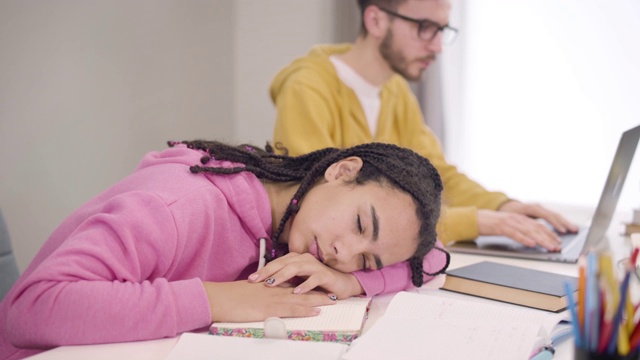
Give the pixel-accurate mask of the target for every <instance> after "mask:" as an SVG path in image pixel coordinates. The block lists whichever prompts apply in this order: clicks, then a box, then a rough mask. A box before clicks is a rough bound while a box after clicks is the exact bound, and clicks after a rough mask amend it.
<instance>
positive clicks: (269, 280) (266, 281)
mask: <svg viewBox="0 0 640 360" xmlns="http://www.w3.org/2000/svg"><path fill="white" fill-rule="evenodd" d="M264 282H265V283H267V285H273V283H274V282H276V279H275V278H272V277H270V278H268V279H267V280H265V281H264Z"/></svg>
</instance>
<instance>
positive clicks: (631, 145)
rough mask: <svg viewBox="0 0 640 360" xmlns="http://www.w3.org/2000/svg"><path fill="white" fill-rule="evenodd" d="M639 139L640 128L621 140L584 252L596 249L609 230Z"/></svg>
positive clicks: (625, 133) (625, 134)
mask: <svg viewBox="0 0 640 360" xmlns="http://www.w3.org/2000/svg"><path fill="white" fill-rule="evenodd" d="M639 139H640V126H636V127H634V128H633V129H629V130H627V131H625V132H624V133H623V134H622V137H621V138H620V142H619V143H618V149H617V150H616V154H615V156H614V157H613V163H612V164H611V169H610V170H609V175H608V176H607V181H606V182H605V184H604V190H602V195H600V201H599V202H598V207H597V208H596V211H595V213H594V214H593V220H592V222H591V226H590V228H589V232H588V234H587V240H586V243H585V246H584V248H583V252H585V251H588V250H589V249H591V248H593V247H595V246H596V245H597V243H598V242H599V241H600V240H601V239H602V238H604V236H605V234H606V232H607V229H609V225H610V224H611V218H612V217H613V213H614V212H615V210H616V206H617V205H618V199H619V198H620V193H621V192H622V187H623V186H624V181H625V179H626V178H627V173H628V172H629V167H630V166H631V161H632V160H633V155H635V153H636V148H637V146H638V140H639Z"/></svg>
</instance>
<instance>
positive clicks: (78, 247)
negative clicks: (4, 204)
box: [7, 193, 210, 348]
mask: <svg viewBox="0 0 640 360" xmlns="http://www.w3.org/2000/svg"><path fill="white" fill-rule="evenodd" d="M180 255H181V247H180V243H179V242H178V235H177V231H176V226H175V222H174V220H173V217H172V214H171V212H170V211H169V209H168V208H167V206H166V205H165V203H164V202H162V201H161V200H160V199H159V198H157V197H155V196H152V195H148V194H144V193H137V194H127V196H120V197H116V198H114V199H112V200H110V201H109V202H107V203H106V204H104V205H103V207H102V209H100V211H99V212H98V213H97V214H94V215H91V216H89V217H88V218H87V219H86V220H85V221H84V222H83V223H82V224H81V225H80V226H79V227H78V228H77V229H76V230H75V231H74V232H73V233H71V235H70V236H68V237H67V238H66V239H65V240H64V242H63V243H62V244H61V245H60V247H58V248H57V249H55V251H54V252H53V253H52V254H50V256H48V257H47V258H46V259H45V260H44V261H43V262H42V263H41V264H39V266H37V267H36V268H35V269H34V270H33V272H32V273H30V274H25V275H26V278H25V279H22V281H21V283H20V284H19V289H17V290H18V291H16V292H15V296H14V297H13V298H12V299H11V305H10V310H9V312H8V316H7V326H8V329H11V331H9V333H8V336H9V338H10V340H11V342H12V343H13V344H14V345H15V346H18V347H29V348H42V347H51V346H59V345H78V344H90V343H107V342H123V341H132V340H147V339H156V338H162V337H170V336H175V335H176V334H178V333H180V332H184V331H186V330H192V329H196V328H200V327H203V326H206V325H208V324H209V323H210V314H209V312H210V311H209V305H208V301H207V297H206V294H205V291H204V288H203V286H202V283H201V281H200V280H199V279H198V278H191V279H185V280H180V281H170V280H168V278H167V277H168V276H169V275H167V274H170V273H171V270H172V269H173V268H172V267H173V266H175V263H176V262H177V261H178V259H179V257H180Z"/></svg>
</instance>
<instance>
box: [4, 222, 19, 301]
mask: <svg viewBox="0 0 640 360" xmlns="http://www.w3.org/2000/svg"><path fill="white" fill-rule="evenodd" d="M0 275H1V276H0V301H1V300H2V299H3V298H4V296H5V295H6V294H7V292H9V289H11V286H13V283H15V282H16V280H17V279H18V276H19V275H20V272H19V271H18V264H17V263H16V257H15V256H14V254H13V248H12V247H11V238H9V229H8V228H7V223H6V222H5V221H4V216H2V211H0Z"/></svg>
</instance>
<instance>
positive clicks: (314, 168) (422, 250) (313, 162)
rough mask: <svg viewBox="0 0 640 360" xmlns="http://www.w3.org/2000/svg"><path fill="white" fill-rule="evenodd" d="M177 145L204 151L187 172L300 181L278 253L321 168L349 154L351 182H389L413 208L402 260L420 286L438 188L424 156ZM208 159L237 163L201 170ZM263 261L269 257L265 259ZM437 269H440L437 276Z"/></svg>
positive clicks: (379, 150) (396, 150)
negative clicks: (411, 248) (412, 247)
mask: <svg viewBox="0 0 640 360" xmlns="http://www.w3.org/2000/svg"><path fill="white" fill-rule="evenodd" d="M180 143H182V144H185V145H186V146H187V147H188V148H192V149H198V150H201V151H203V152H205V153H206V154H205V155H204V156H203V157H202V158H201V159H200V162H201V163H202V164H201V165H193V166H191V167H190V170H191V172H192V173H201V172H204V173H213V174H236V173H240V172H244V171H248V172H251V173H253V174H254V175H255V176H256V177H258V178H259V179H263V180H267V181H272V182H299V183H300V187H299V188H298V190H297V191H296V192H295V194H294V195H293V198H292V199H291V201H290V202H289V206H288V208H287V209H286V210H285V212H284V215H283V216H282V219H281V220H280V223H279V224H278V228H277V230H276V231H275V233H274V234H273V236H272V240H273V242H274V249H275V248H280V249H282V247H283V244H280V243H279V242H278V240H279V238H280V236H281V234H282V232H283V230H284V228H285V225H286V223H287V221H288V220H289V219H290V218H291V215H293V214H295V213H296V212H297V211H298V210H299V208H300V201H301V200H302V198H303V197H304V195H305V194H306V193H307V192H308V191H309V189H311V188H312V187H313V186H314V184H315V183H316V181H317V180H318V178H320V177H322V176H323V175H324V173H325V170H326V169H327V168H328V167H329V166H331V165H332V164H333V163H335V162H337V161H339V160H342V159H345V158H348V157H350V156H357V157H359V158H361V159H362V162H363V165H362V168H361V169H360V171H359V173H358V175H357V176H356V178H355V180H354V182H355V183H356V184H358V185H363V184H366V183H369V182H377V183H380V184H389V185H391V186H392V187H394V188H397V189H399V190H402V191H404V192H406V193H408V194H409V195H411V197H412V199H413V202H414V204H415V205H416V215H417V218H418V220H419V222H420V229H419V231H418V234H417V235H418V248H417V249H416V251H415V252H414V254H413V255H412V256H411V258H409V260H408V261H409V265H410V267H411V273H412V283H413V284H414V285H415V286H421V285H422V283H423V273H426V272H423V268H422V262H423V258H424V256H425V255H426V254H427V253H428V252H429V251H430V250H431V249H433V248H434V246H435V242H436V224H437V222H438V218H439V216H440V201H441V193H442V188H443V187H442V181H441V179H440V175H439V174H438V171H437V170H436V169H435V167H433V165H432V164H431V162H430V161H429V160H427V159H426V158H424V157H422V156H420V155H418V154H417V153H415V152H414V151H412V150H409V149H406V148H402V147H399V146H396V145H391V144H383V143H367V144H362V145H357V146H354V147H351V148H347V149H337V148H325V149H321V150H317V151H314V152H311V153H308V154H305V155H301V156H295V157H293V156H288V155H287V154H286V149H284V148H281V147H280V145H279V144H276V148H277V149H278V150H284V151H285V155H278V154H276V153H275V152H274V149H273V147H272V146H271V145H269V144H267V145H266V146H265V149H261V148H258V147H256V146H253V145H248V144H243V145H239V146H231V145H227V144H224V143H220V142H216V141H204V140H194V141H182V142H172V141H169V142H168V145H169V146H174V145H176V144H180ZM212 157H213V158H215V159H216V160H226V161H231V162H235V163H239V164H240V165H238V166H236V167H230V168H229V167H211V166H206V164H207V162H208V161H209V160H210V159H211V158H212ZM269 260H272V258H268V259H267V261H269ZM445 268H446V267H445ZM443 271H444V269H443V270H441V271H439V272H438V273H441V272H443ZM438 273H436V274H438ZM426 274H428V275H435V274H430V273H426Z"/></svg>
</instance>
